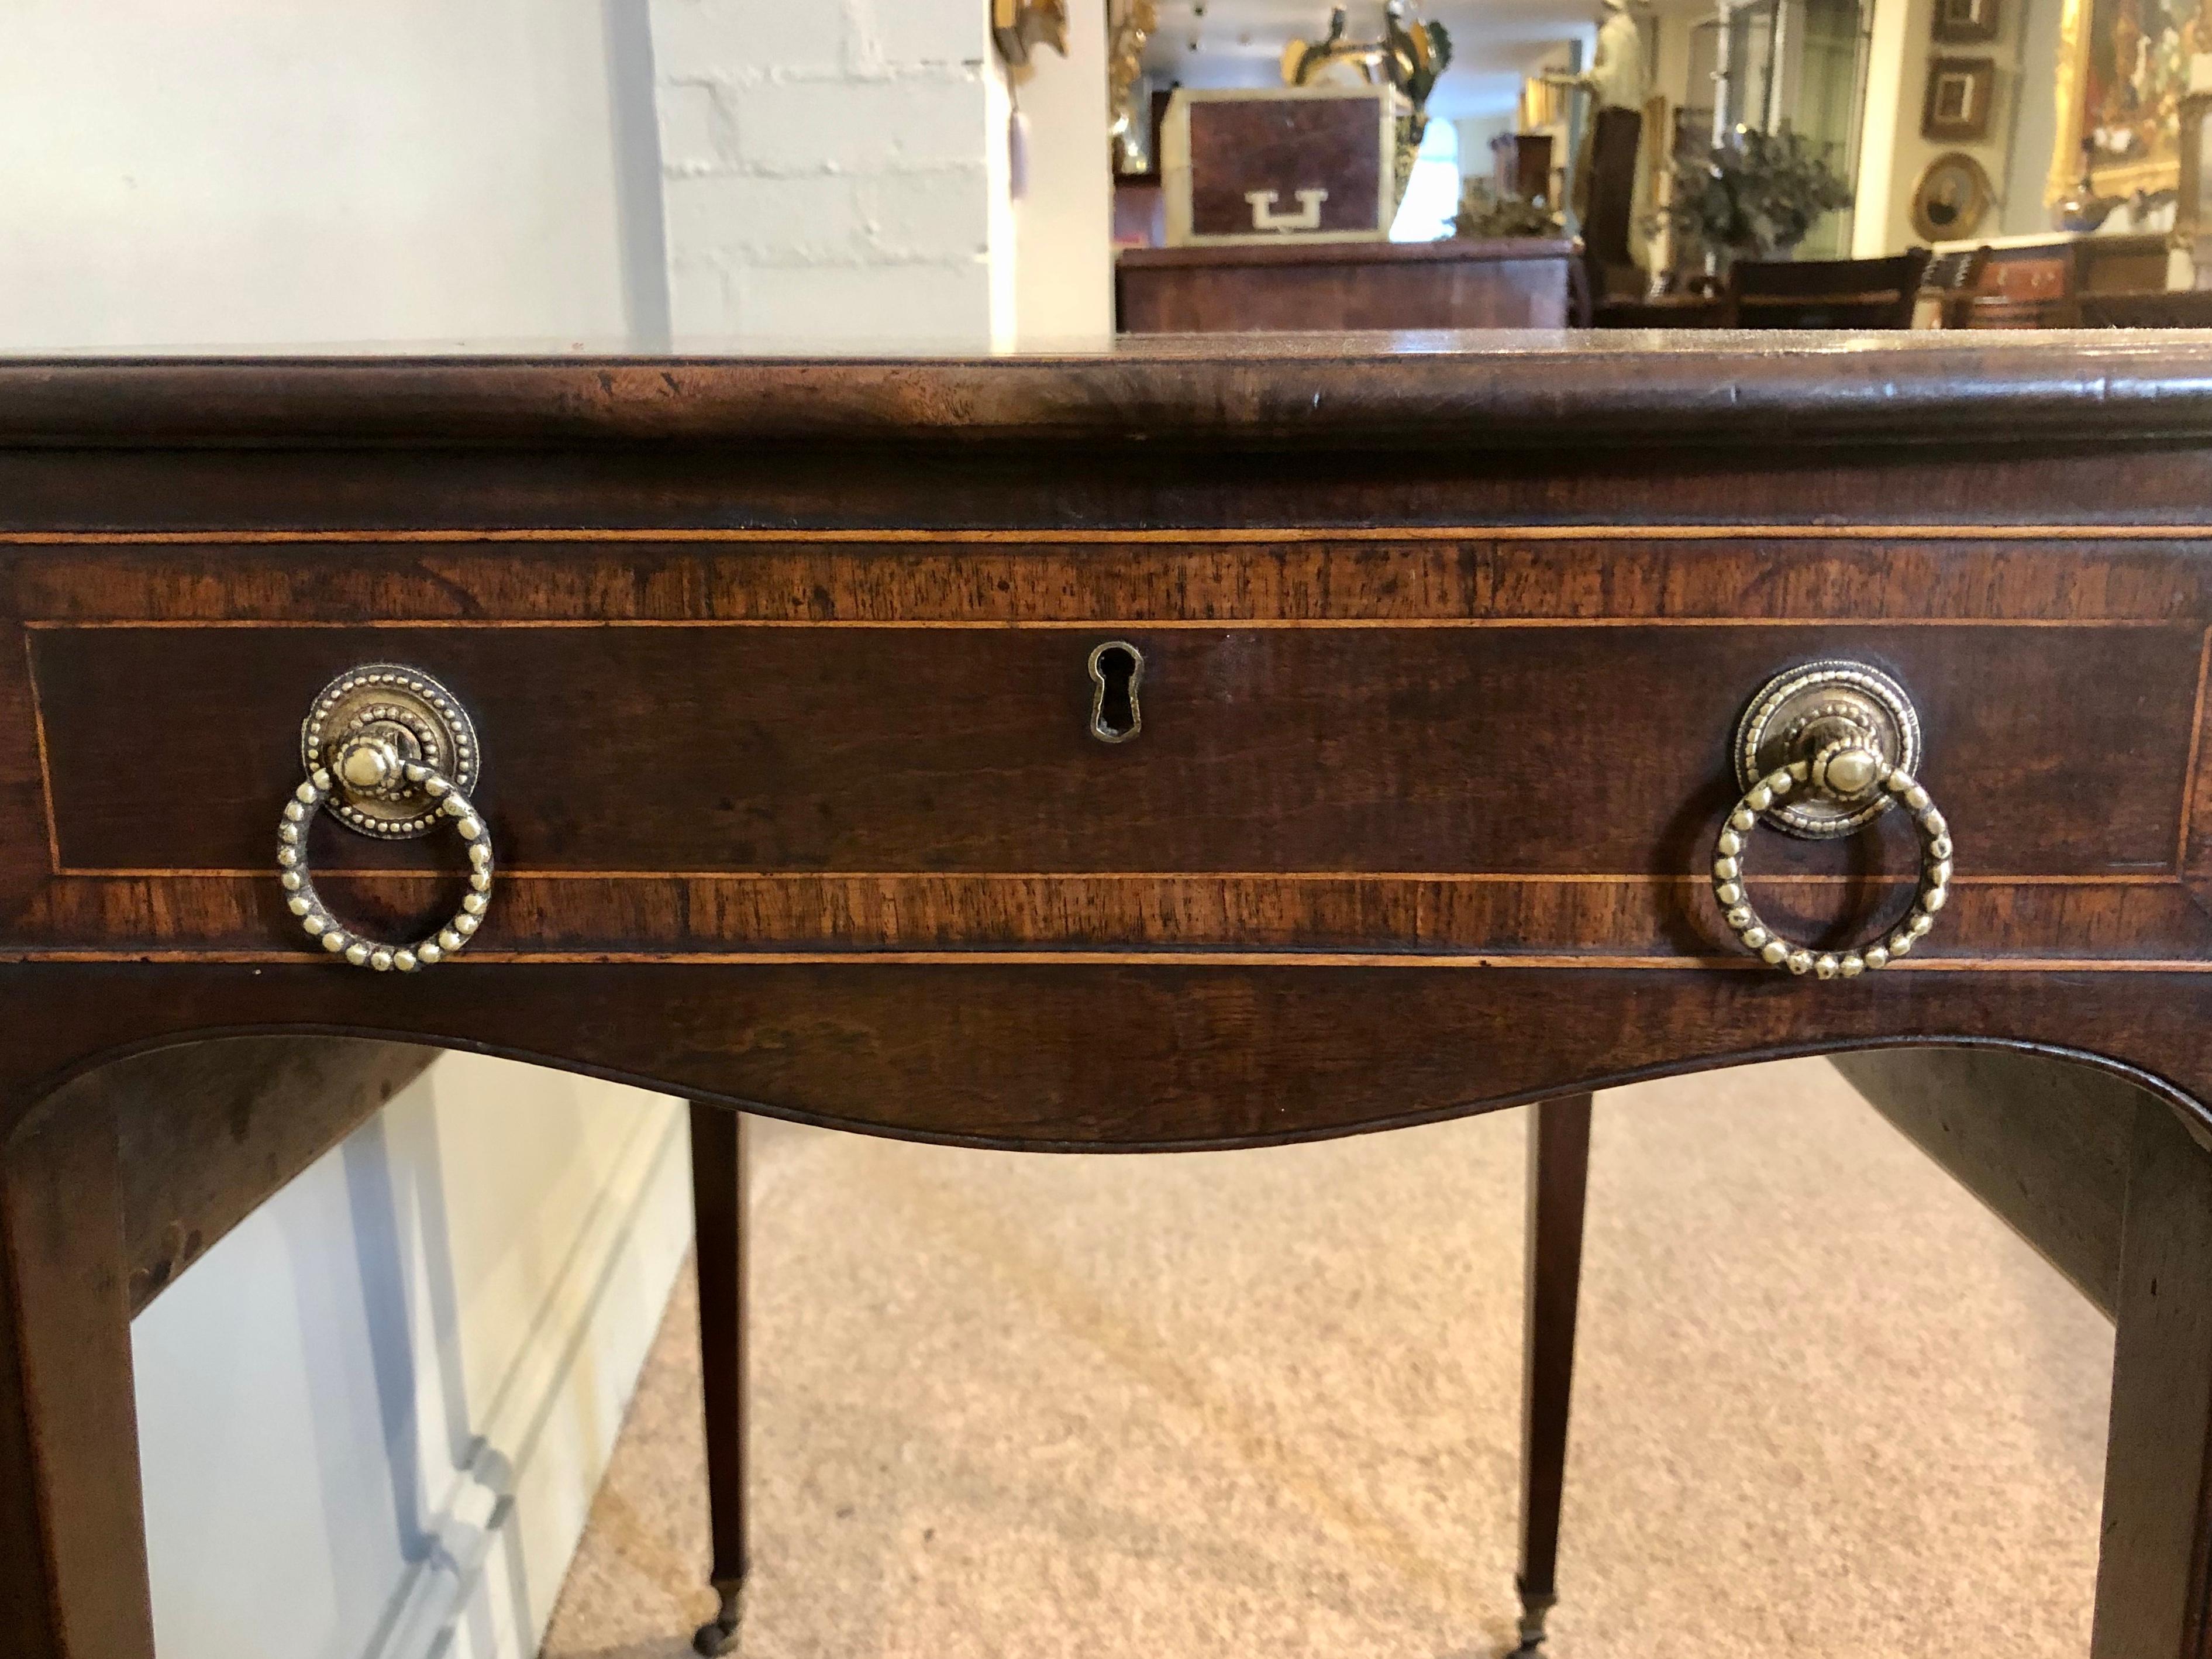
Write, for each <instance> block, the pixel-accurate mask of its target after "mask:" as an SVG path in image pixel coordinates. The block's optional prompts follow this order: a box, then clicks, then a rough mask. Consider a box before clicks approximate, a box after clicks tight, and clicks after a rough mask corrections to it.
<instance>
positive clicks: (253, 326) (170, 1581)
mask: <svg viewBox="0 0 2212 1659" xmlns="http://www.w3.org/2000/svg"><path fill="white" fill-rule="evenodd" d="M8 25H9V26H8V28H7V29H6V31H5V33H4V35H0V45H4V50H0V223H4V225H5V227H6V231H5V234H4V235H0V296H4V301H5V303H4V304H0V348H4V349H16V350H21V349H45V348H70V347H105V348H141V347H164V346H185V345H193V344H202V345H222V346H229V347H253V346H263V347H268V346H280V347H281V346H285V345H293V344H299V343H337V342H358V343H365V344H366V345H367V346H368V347H369V348H371V349H373V348H374V347H375V346H378V345H390V344H405V343H426V342H428V343H436V342H444V341H456V340H460V339H464V338H467V339H473V340H477V341H480V342H493V341H500V340H508V339H516V338H532V339H538V340H544V341H550V342H551V343H555V344H556V345H565V344H568V343H579V342H585V341H590V342H593V343H599V344H601V345H617V346H618V345H620V344H621V343H623V342H624V341H625V340H631V341H636V342H639V343H653V342H654V341H655V340H656V339H657V338H659V337H665V330H666V302H665V287H664V280H665V279H664V277H663V267H662V257H661V245H660V236H659V196H658V189H657V184H658V170H659V168H658V160H657V157H656V155H654V153H653V143H654V129H653V118H652V85H651V68H650V61H649V55H648V54H649V39H648V37H647V33H646V28H645V18H644V15H643V12H642V9H641V0H607V3H605V5H602V3H600V0H316V3H313V4H309V3H307V0H293V3H278V0H102V3H101V4H100V5H97V6H86V5H82V4H72V5H62V4H53V3H22V0H19V3H16V4H15V5H12V6H10V7H9V13H8ZM641 184H642V187H643V188H642V192H641V191H640V185H641ZM338 666H342V665H338ZM312 690H313V688H312V687H305V688H302V696H306V695H308V694H309V693H311V692H312ZM484 736H485V740H486V746H487V748H488V749H489V750H491V751H492V752H493V754H494V756H495V757H496V745H497V743H498V734H497V733H496V732H486V733H485V734H484ZM282 737H283V734H282V733H275V734H272V740H281V738H282ZM494 764H495V765H496V758H495V759H494ZM682 1127H683V1126H682V1117H681V1114H680V1109H678V1108H677V1107H676V1106H675V1105H674V1103H671V1102H667V1101H665V1100H662V1099H660V1098H659V1097H650V1096H638V1095H635V1094H634V1093H633V1092H631V1091H622V1090H617V1089H615V1088H612V1087H611V1086H608V1085H599V1084H592V1083H584V1082H576V1081H572V1080H568V1079H560V1078H557V1077H556V1076H554V1075H552V1074H550V1073H537V1072H532V1071H529V1070H527V1069H525V1068H520V1067H513V1066H502V1065H499V1064H497V1063H495V1062H492V1061H487V1060H477V1059H471V1058H465V1057H460V1056H452V1057H448V1058H446V1059H444V1060H440V1061H439V1062H437V1064H436V1065H435V1066H433V1067H432V1069H431V1070H430V1072H429V1073H427V1074H426V1075H425V1077H424V1079H422V1081H420V1082H418V1083H417V1084H416V1085H415V1086H414V1087H413V1088H411V1089H410V1090H409V1091H406V1093H405V1094H404V1095H403V1096H402V1097H399V1098H398V1099H395V1101H394V1102H393V1103H392V1105H391V1106H390V1107H389V1108H387V1109H386V1111H385V1113H384V1114H382V1115H380V1117H379V1118H378V1119H377V1120H376V1121H374V1122H373V1123H371V1124H370V1125H368V1127H365V1128H363V1129H362V1131H361V1132H360V1133H358V1134H356V1135H355V1136H354V1137H353V1138H352V1139H349V1141H348V1142H347V1143H346V1144H345V1146H343V1147H342V1148H340V1149H339V1150H338V1151H337V1152H333V1153H332V1154H331V1156H330V1157H329V1158H325V1159H324V1160H323V1161H322V1162H321V1163H319V1164H317V1165H315V1166H314V1168H313V1169H312V1170H309V1171H308V1172H307V1174H305V1175H304V1176H301V1178H300V1179H299V1180H298V1181H297V1182H295V1183H294V1184H292V1185H291V1186H290V1187H289V1188H286V1189H285V1190H284V1191H283V1193H282V1194H279V1195H278V1196H277V1197H276V1199H275V1200H273V1201H272V1202H270V1204H269V1205H268V1206H265V1207H264V1209H263V1210H262V1211H261V1212H258V1214H257V1215H256V1216H254V1217H253V1218H252V1219H251V1220H249V1221H248V1222H247V1223H246V1225H244V1226H242V1227H240V1229H239V1230H238V1231H236V1232H235V1233H234V1234H233V1235H232V1236H231V1237H228V1238H227V1239H225V1240H224V1241H223V1242H222V1243H220V1244H219V1245H217V1246H216V1249H214V1250H212V1251H211V1252H210V1254H209V1255H208V1257H207V1258H206V1260H205V1261H203V1262H201V1263H199V1264H197V1266H195V1267H193V1268H192V1270H191V1272H190V1273H188V1274H186V1275H185V1278H184V1279H182V1280H181V1281H180V1282H179V1284H178V1285H176V1286H175V1287H174V1288H173V1289H172V1290H171V1291H168V1293H167V1295H166V1296H165V1297H162V1298H161V1300H160V1301H159V1302H158V1303H156V1304H155V1306H154V1307H153V1308H151V1309H150V1310H149V1311H148V1313H147V1314H146V1315H145V1316H144V1317H143V1318H142V1319H141V1320H140V1321H139V1322H138V1323H137V1327H136V1328H135V1329H134V1332H133V1346H134V1350H135V1353H136V1359H137V1379H138V1390H139V1412H140V1419H141V1423H142V1425H143V1435H144V1456H145V1469H146V1508H147V1516H148V1522H149V1538H148V1547H149V1554H150V1556H151V1561H152V1567H153V1589H154V1615H155V1631H156V1635H157V1638H158V1640H159V1642H160V1644H161V1655H162V1659H261V1656H268V1659H280V1656H281V1659H417V1656H423V1659H433V1656H451V1659H460V1656H472V1659H473V1656H489V1655H492V1654H501V1655H505V1656H520V1655H523V1654H526V1653H529V1652H532V1651H534V1650H535V1646H536V1637H537V1633H538V1629H539V1627H540V1626H542V1624H543V1621H544V1619H545V1617H546V1615H547V1614H548V1613H550V1607H551V1598H552V1595H553V1594H554V1593H555V1591H556V1590H557V1589H558V1588H559V1584H560V1580H561V1577H562V1572H563V1571H564V1570H565V1568H566V1566H567V1563H568V1554H569V1552H570V1550H571V1548H572V1547H573V1545H574V1540H575V1537H576V1535H577V1534H578V1532H579V1531H580V1528H581V1524H582V1519H583V1515H584V1510H585V1506H586V1504H588V1502H589V1500H590V1497H591V1494H592V1491H593V1490H594V1488H595V1487H596V1486H597V1483H598V1480H599V1473H600V1470H601V1468H602V1467H603V1465H604V1462H605V1457H606V1455H607V1453H608V1451H609V1449H611V1442H612V1438H613V1435H614V1432H615V1429H616V1426H617V1423H618V1421H619V1419H620V1416H621V1413H622V1409H623V1404H624V1402H625V1401H626V1399H627V1396H628V1394H629V1389H630V1388H631V1386H632V1385H633V1383H634V1380H635V1375H636V1372H637V1370H638V1367H639V1365H640V1364H641V1363H642V1359H643V1357H644V1352H645V1348H646V1344H647V1339H648V1338H649V1336H650V1334H651V1330H652V1327H653V1323H654V1322H655V1320H656V1319H657V1317H658V1314H659V1307H660V1304H661V1303H662V1301H663V1300H664V1299H665V1293H666V1291H667V1289H668V1287H669V1285H670V1284H671V1282H672V1279H673V1276H674V1273H675V1272H676V1270H677V1268H678V1266H679V1265H680V1263H681V1261H682V1258H683V1254H684V1248H685V1243H686V1239H687V1236H688V1229H689V1219H688V1206H687V1205H686V1203H685V1190H686V1167H685V1157H684V1135H683V1133H682Z"/></svg>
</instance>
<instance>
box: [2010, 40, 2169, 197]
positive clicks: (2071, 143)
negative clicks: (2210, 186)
mask: <svg viewBox="0 0 2212 1659" xmlns="http://www.w3.org/2000/svg"><path fill="white" fill-rule="evenodd" d="M2095 4H2096V0H2066V6H2065V10H2064V11H2063V13H2062V14H2061V15H2060V17H2059V20H2058V62H2057V71H2058V125H2057V132H2056V133H2055V134H2054V135H2053V136H2052V138H2051V176H2050V178H2049V179H2046V180H2045V184H2044V187H2043V204H2044V206H2045V207H2046V208H2051V207H2056V206H2057V205H2058V204H2059V203H2060V201H2062V200H2063V199H2064V198H2065V197H2067V196H2068V195H2069V194H2071V193H2072V191H2073V189H2074V185H2075V181H2076V180H2078V179H2080V178H2081V113H2082V109H2081V106H2082V100H2083V98H2084V96H2085V95H2086V92H2087V84H2088V80H2089V23H2090V14H2091V11H2092V10H2093V8H2094V6H2095ZM2177 144H2178V139H2177ZM2180 182H2181V161H2180V156H2179V154H2178V153H2177V154H2176V155H2172V156H2169V157H2167V158H2166V160H2164V161H2130V162H2127V163H2125V164H2124V165H2122V166H2119V167H2098V168H2095V169H2093V171H2092V172H2091V173H2090V178H2089V186H2090V188H2091V189H2092V190H2093V191H2095V192H2096V193H2097V194H2098V195H2100V196H2132V195H2133V194H2134V193H2135V192H2136V191H2139V190H2154V191H2155V190H2172V189H2175V188H2176V187H2178V186H2179V184H2180Z"/></svg>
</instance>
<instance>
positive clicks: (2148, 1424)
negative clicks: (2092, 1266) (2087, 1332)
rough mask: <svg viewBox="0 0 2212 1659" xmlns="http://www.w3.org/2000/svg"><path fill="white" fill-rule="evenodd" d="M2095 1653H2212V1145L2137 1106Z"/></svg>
mask: <svg viewBox="0 0 2212 1659" xmlns="http://www.w3.org/2000/svg"><path fill="white" fill-rule="evenodd" d="M2117 1324H2118V1328H2117V1329H2116V1331H2115V1332H2114V1340H2113V1354H2112V1434H2111V1438H2110V1441H2109V1443H2108V1447H2107V1450H2106V1455H2105V1524H2104V1535H2103V1540H2102V1547H2101V1549H2100V1553H2099V1556H2098V1561H2097V1610H2096V1620H2095V1624H2094V1626H2093V1632H2092V1634H2091V1637H2090V1641H2089V1651H2090V1653H2091V1654H2092V1656H2093V1659H2177V1656H2186V1659H2203V1656H2205V1655H2207V1654H2208V1653H2212V1562H2208V1559H2207V1556H2208V1547H2212V1152H2207V1151H2206V1150H2205V1149H2204V1148H2203V1147H2202V1146H2198V1145H2197V1143H2196V1142H2195V1141H2194V1140H2193V1139H2191V1137H2190V1134H2189V1132H2188V1131H2187V1130H2186V1129H2185V1128H2184V1127H2182V1125H2181V1121H2180V1120H2179V1118H2178V1117H2177V1116H2176V1115H2174V1113H2173V1112H2172V1109H2170V1108H2168V1107H2166V1106H2165V1105H2163V1104H2161V1103H2159V1102H2157V1101H2155V1100H2151V1099H2148V1098H2145V1099H2144V1101H2143V1102H2142V1104H2141V1105H2140V1106H2139V1107H2138V1108H2137V1109H2136V1125H2135V1135H2134V1146H2133V1152H2132V1157H2131V1158H2130V1165H2129V1172H2128V1197H2127V1209H2126V1217H2125V1219H2124V1222H2123V1223H2122V1225H2121V1229H2120V1288H2119V1298H2118V1313H2117Z"/></svg>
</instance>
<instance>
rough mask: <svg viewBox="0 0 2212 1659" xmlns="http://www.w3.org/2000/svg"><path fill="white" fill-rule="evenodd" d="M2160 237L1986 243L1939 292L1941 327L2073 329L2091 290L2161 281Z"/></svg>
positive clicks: (2147, 290)
mask: <svg viewBox="0 0 2212 1659" xmlns="http://www.w3.org/2000/svg"><path fill="white" fill-rule="evenodd" d="M2165 287H2166V237H2165V235H2164V234H2163V233H2160V234H2146V235H2117V234H2115V235H2110V236H2071V237H2068V236H2054V237H2051V238H2049V239H2048V240H2034V241H2027V242H2015V243H2008V244H2005V245H2002V246H1991V247H1990V249H1989V250H1988V252H1987V253H1986V254H1985V255H1984V257H1983V258H1981V259H1980V261H1979V262H1978V264H1977V267H1976V270H1975V273H1974V277H1973V280H1972V283H1971V284H1970V285H1969V286H1967V287H1966V288H1965V289H1960V290H1958V291H1954V292H1949V293H1946V294H1945V295H1943V301H1942V306H1943V311H1942V316H1943V326H1944V327H1946V328H1990V329H1996V328H2078V327H2081V325H2082V324H2083V322H2084V320H2085V319H2084V318H2083V316H2082V311H2081V307H2082V301H2084V300H2085V299H2087V298H2088V297H2089V296H2091V295H2118V294H2156V293H2159V292H2160V291H2162V290H2163V289H2165Z"/></svg>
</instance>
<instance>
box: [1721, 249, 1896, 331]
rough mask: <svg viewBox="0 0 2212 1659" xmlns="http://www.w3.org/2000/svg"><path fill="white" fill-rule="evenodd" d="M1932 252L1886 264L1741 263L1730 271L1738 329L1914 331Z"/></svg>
mask: <svg viewBox="0 0 2212 1659" xmlns="http://www.w3.org/2000/svg"><path fill="white" fill-rule="evenodd" d="M1927 269H1928V250H1927V249H1926V248H1924V247H1916V248H1910V249H1908V250H1906V251H1905V252H1903V253H1900V254H1897V255H1895V256H1893V257H1892V258H1886V259H1796V260H1792V259H1740V260H1738V261H1737V262H1736V263H1735V264H1734V265H1732V266H1731V267H1729V301H1730V304H1731V307H1732V309H1733V313H1734V316H1733V323H1732V325H1733V326H1735V327H1736V328H1910V327H1911V326H1912V307H1913V303H1914V301H1917V299H1918V298H1919V295H1920V281H1921V277H1922V276H1923V274H1924V273H1925V272H1926V270H1927Z"/></svg>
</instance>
